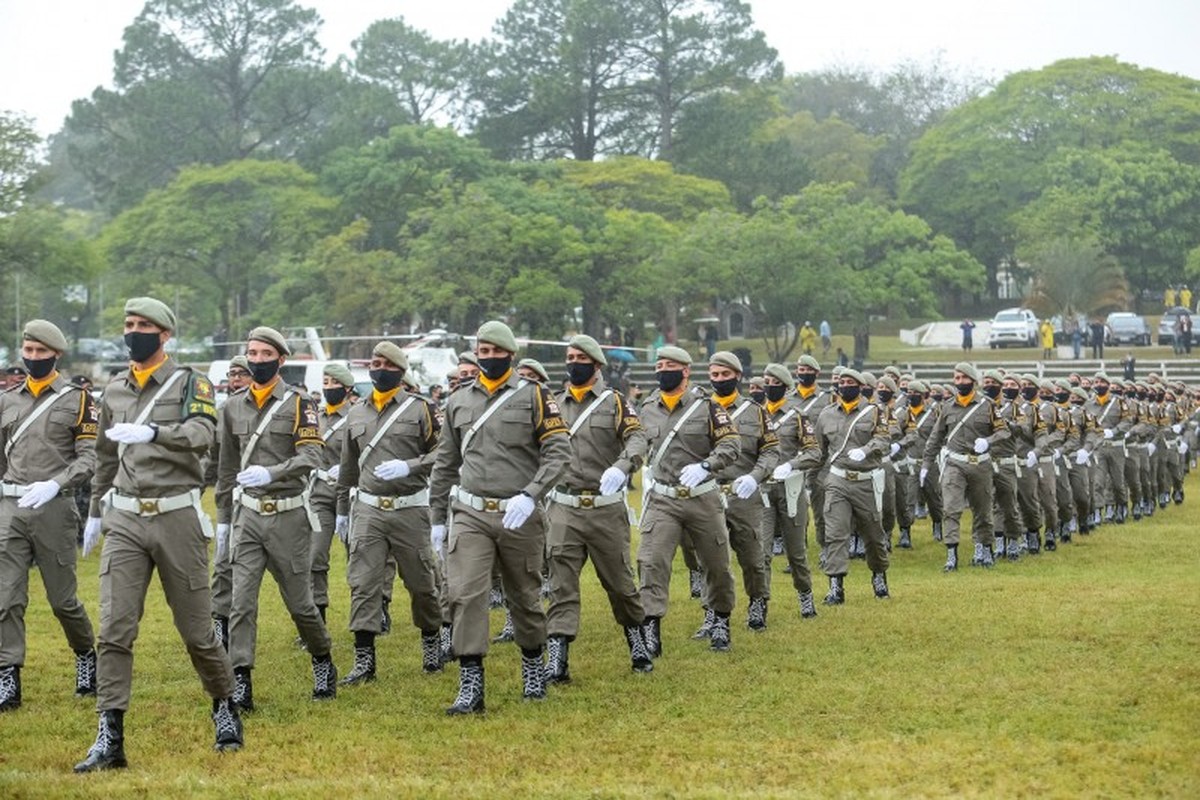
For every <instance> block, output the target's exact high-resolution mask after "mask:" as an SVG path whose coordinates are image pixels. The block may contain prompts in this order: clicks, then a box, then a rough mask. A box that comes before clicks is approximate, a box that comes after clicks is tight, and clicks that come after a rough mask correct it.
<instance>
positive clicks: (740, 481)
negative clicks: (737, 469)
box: [733, 475, 758, 500]
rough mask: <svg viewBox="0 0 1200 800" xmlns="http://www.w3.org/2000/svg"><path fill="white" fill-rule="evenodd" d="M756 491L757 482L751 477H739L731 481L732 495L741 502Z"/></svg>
mask: <svg viewBox="0 0 1200 800" xmlns="http://www.w3.org/2000/svg"><path fill="white" fill-rule="evenodd" d="M756 489H758V481H756V480H754V476H752V475H740V476H738V477H737V478H734V480H733V493H734V494H736V495H737V496H738V498H739V499H741V500H747V499H749V498H750V496H751V495H753V494H754V491H755V490H756Z"/></svg>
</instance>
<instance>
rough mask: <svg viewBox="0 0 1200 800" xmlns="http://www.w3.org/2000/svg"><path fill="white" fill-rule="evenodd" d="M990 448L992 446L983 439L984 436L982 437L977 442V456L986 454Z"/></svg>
mask: <svg viewBox="0 0 1200 800" xmlns="http://www.w3.org/2000/svg"><path fill="white" fill-rule="evenodd" d="M990 446H991V445H989V444H988V440H987V439H985V438H983V437H982V436H980V437H979V438H978V439H976V440H975V454H976V455H983V454H984V453H986V452H987V451H988V447H990Z"/></svg>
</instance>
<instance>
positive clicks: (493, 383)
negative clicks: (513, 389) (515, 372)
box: [479, 369, 512, 394]
mask: <svg viewBox="0 0 1200 800" xmlns="http://www.w3.org/2000/svg"><path fill="white" fill-rule="evenodd" d="M511 376H512V369H509V370H508V372H506V373H504V374H503V375H501V376H500V377H499V378H497V379H496V380H492V379H491V378H489V377H488V376H487V375H484V374H483V373H482V372H481V373H479V382H480V383H482V384H483V388H485V389H487V390H488V394H495V393H496V390H497V389H499V388H500V387H501V386H503V385H504V384H506V383H508V379H509V377H511Z"/></svg>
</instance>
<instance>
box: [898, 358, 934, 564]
mask: <svg viewBox="0 0 1200 800" xmlns="http://www.w3.org/2000/svg"><path fill="white" fill-rule="evenodd" d="M907 398H908V399H907V402H906V406H907V411H908V422H907V423H906V425H905V428H904V436H903V438H901V440H900V445H901V447H903V448H904V449H905V451H906V452H908V453H910V454H912V455H911V457H912V458H913V459H914V461H915V463H914V464H913V469H916V470H919V469H920V464H921V463H922V458H923V457H924V455H925V445H926V443H927V442H928V441H929V435H930V434H931V433H932V432H933V423H934V422H935V421H936V420H937V403H935V402H934V401H933V400H932V399H930V396H929V385H928V384H927V383H925V382H924V381H922V380H918V379H916V378H913V379H912V380H910V381H909V382H908V393H907ZM933 470H934V471H932V472H930V474H929V476H928V480H926V481H919V480H918V481H916V492H917V496H918V497H919V502H920V503H921V504H922V505H923V506H924V507H925V511H926V513H927V514H928V515H929V520H930V522H931V523H932V526H933V539H934V541H936V542H940V541H941V540H942V487H941V473H940V472H937V464H936V462H935V463H934V467H933ZM900 546H901V547H903V546H904V542H903V541H901V543H900Z"/></svg>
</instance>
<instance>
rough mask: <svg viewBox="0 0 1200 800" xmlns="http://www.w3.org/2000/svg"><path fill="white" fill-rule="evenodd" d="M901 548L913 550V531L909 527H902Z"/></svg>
mask: <svg viewBox="0 0 1200 800" xmlns="http://www.w3.org/2000/svg"><path fill="white" fill-rule="evenodd" d="M900 549H901V550H912V531H911V530H909V529H908V528H901V529H900Z"/></svg>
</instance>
